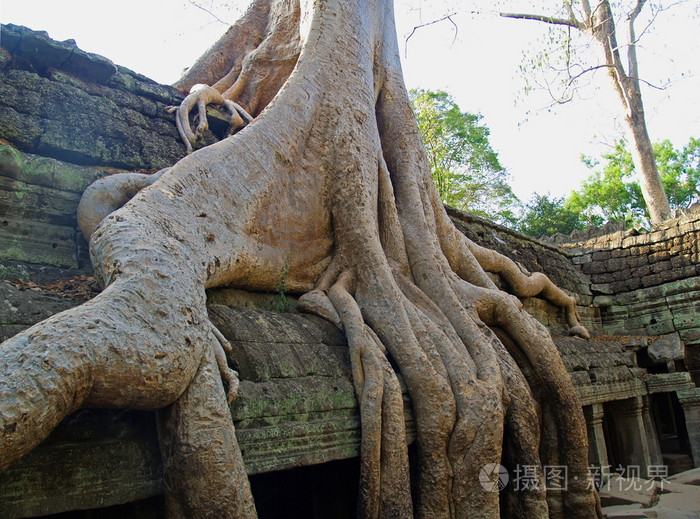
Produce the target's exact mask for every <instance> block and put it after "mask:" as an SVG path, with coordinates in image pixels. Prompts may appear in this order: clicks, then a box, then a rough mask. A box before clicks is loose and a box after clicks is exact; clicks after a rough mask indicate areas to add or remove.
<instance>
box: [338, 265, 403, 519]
mask: <svg viewBox="0 0 700 519" xmlns="http://www.w3.org/2000/svg"><path fill="white" fill-rule="evenodd" d="M352 284H353V280H352V274H351V273H350V272H349V271H346V272H344V273H343V274H341V276H340V277H339V278H338V281H337V282H336V283H335V284H334V285H333V286H332V287H331V289H330V290H329V292H328V297H329V300H330V301H331V303H332V304H333V306H334V307H335V308H336V309H337V310H338V314H339V315H340V318H341V320H342V322H343V326H344V328H345V332H346V335H347V338H348V345H349V347H350V359H351V365H352V372H353V382H354V384H355V392H356V393H357V398H358V400H359V401H360V410H361V422H362V447H361V451H362V454H361V472H360V499H359V502H358V516H359V517H363V518H379V517H396V518H401V517H410V516H411V515H412V510H413V505H412V502H411V493H410V483H409V470H408V455H407V451H406V431H405V426H404V415H403V398H402V396H401V388H400V386H399V383H398V380H397V379H396V375H395V373H394V371H393V369H392V367H391V366H390V364H389V362H388V361H387V359H386V357H385V353H386V350H385V349H384V346H383V345H382V343H381V341H380V340H379V338H378V337H377V336H376V334H375V333H374V332H373V331H372V329H371V328H370V327H369V326H367V325H366V324H365V323H364V320H363V318H362V313H361V311H360V308H359V307H358V306H357V303H356V302H355V300H354V299H353V297H352V295H351V293H350V292H351V291H352Z"/></svg>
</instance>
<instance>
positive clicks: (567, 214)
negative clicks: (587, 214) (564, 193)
mask: <svg viewBox="0 0 700 519" xmlns="http://www.w3.org/2000/svg"><path fill="white" fill-rule="evenodd" d="M585 226H586V224H585V222H584V220H583V219H582V218H581V213H580V212H578V211H575V210H573V209H571V208H570V207H567V205H566V201H565V200H564V197H561V198H554V197H552V198H550V195H549V194H545V195H540V194H538V193H535V194H534V195H533V197H532V198H531V199H530V202H529V203H528V204H527V205H526V206H525V212H524V214H523V217H522V218H521V219H520V221H519V222H518V229H519V230H520V231H521V232H523V233H525V234H528V235H530V236H534V237H535V238H539V237H541V236H553V235H554V234H557V233H562V234H571V233H572V232H573V231H575V230H577V229H578V230H583V229H584V228H585Z"/></svg>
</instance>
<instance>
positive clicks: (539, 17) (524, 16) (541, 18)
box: [498, 13, 581, 29]
mask: <svg viewBox="0 0 700 519" xmlns="http://www.w3.org/2000/svg"><path fill="white" fill-rule="evenodd" d="M498 14H499V16H501V17H503V18H512V19H514V20H535V21H537V22H544V23H548V24H550V25H565V26H567V27H573V28H574V29H581V24H580V23H579V22H578V20H576V19H575V18H573V19H572V18H568V19H567V18H556V17H554V16H545V15H543V14H529V13H498Z"/></svg>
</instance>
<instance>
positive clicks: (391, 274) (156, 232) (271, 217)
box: [0, 0, 597, 519]
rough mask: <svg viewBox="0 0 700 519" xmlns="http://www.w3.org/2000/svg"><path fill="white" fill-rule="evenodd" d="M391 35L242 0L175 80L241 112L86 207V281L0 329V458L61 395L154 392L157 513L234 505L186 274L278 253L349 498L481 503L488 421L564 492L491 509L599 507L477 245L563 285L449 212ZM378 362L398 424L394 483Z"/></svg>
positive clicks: (234, 281) (238, 465)
mask: <svg viewBox="0 0 700 519" xmlns="http://www.w3.org/2000/svg"><path fill="white" fill-rule="evenodd" d="M239 46H240V47H239ZM277 47H279V48H280V49H281V50H280V53H279V56H281V58H280V61H279V63H278V62H275V61H274V58H275V56H277V55H278V54H276V49H277ZM239 48H240V49H242V50H240V51H239V50H238V49H239ZM398 53H399V50H398V44H397V41H396V34H395V27H394V23H393V11H392V4H391V2H390V1H389V0H373V1H367V2H366V1H360V0H318V1H314V2H311V1H308V2H301V3H300V2H297V1H294V0H259V1H256V2H254V4H253V6H252V7H251V9H250V10H249V12H248V13H247V14H246V16H245V17H244V19H243V21H242V22H239V24H237V25H235V26H234V27H233V28H232V29H231V30H230V31H229V33H227V36H225V37H224V38H223V39H222V40H221V41H220V42H219V43H217V45H216V46H215V47H214V48H213V49H212V50H211V51H210V52H209V53H208V54H205V56H203V57H202V58H201V59H200V60H199V61H198V64H197V65H196V66H195V67H193V69H192V70H191V71H190V72H189V73H188V76H187V78H186V79H184V80H183V81H182V82H181V83H180V86H181V87H182V88H183V89H189V88H190V87H191V86H192V84H194V83H201V82H206V81H208V80H210V81H209V82H210V84H211V83H214V81H215V80H212V79H213V78H217V79H218V78H224V79H222V80H221V81H220V85H219V87H217V86H216V83H214V87H215V88H216V90H218V91H219V92H222V94H223V97H224V98H225V99H228V100H230V101H232V102H237V103H239V104H240V105H242V106H243V107H244V108H245V110H246V111H248V112H250V113H251V115H253V116H255V120H254V121H253V122H252V123H250V124H248V125H247V126H246V127H245V128H243V129H242V130H241V131H240V132H238V133H237V134H236V135H234V136H232V137H230V138H227V139H225V140H223V141H221V142H219V143H217V144H214V145H212V146H209V147H207V148H204V149H202V150H198V151H195V152H194V153H192V154H190V155H188V156H187V157H186V158H185V159H183V160H182V161H180V162H179V163H177V164H176V165H175V166H173V167H172V168H171V169H170V170H169V171H168V172H166V173H164V174H163V175H162V176H161V178H160V179H158V180H157V181H156V182H155V183H153V184H152V185H150V186H148V187H146V188H145V189H143V190H141V191H140V192H139V193H138V194H137V195H136V196H134V198H133V199H131V200H130V201H129V202H128V203H127V204H126V205H124V206H123V207H122V208H121V209H119V210H117V211H116V212H114V213H112V214H110V215H109V216H107V217H106V218H105V219H104V220H103V222H102V223H101V224H100V225H99V226H98V227H97V229H96V230H95V232H94V233H93V234H92V237H91V239H90V247H91V255H92V260H93V265H94V267H95V271H96V273H97V276H98V277H99V278H100V279H101V280H102V281H103V282H104V285H105V286H106V289H105V290H104V291H103V292H102V293H101V294H100V295H99V296H97V297H96V298H95V299H94V300H92V301H90V302H88V303H86V304H85V305H83V306H81V307H78V308H76V309H73V310H70V311H68V312H64V313H62V314H59V315H57V316H55V317H53V318H51V319H49V320H48V321H45V322H43V323H40V324H38V325H36V326H35V327H33V328H31V329H29V330H27V331H26V332H23V333H22V334H20V335H18V336H16V337H14V338H12V339H10V340H9V341H7V342H6V343H4V344H3V345H2V347H1V349H0V412H1V416H2V418H1V420H2V421H0V470H2V469H4V468H6V467H7V466H9V465H10V464H11V463H12V462H14V461H15V460H16V459H18V458H19V457H21V456H22V455H23V454H25V453H26V452H27V451H29V450H30V449H31V448H33V447H34V446H35V445H37V444H38V443H39V442H40V441H41V440H42V439H43V438H45V437H46V436H47V435H48V433H49V432H50V431H51V430H52V429H53V428H54V427H55V426H56V425H57V424H58V422H59V421H60V420H61V419H62V418H63V417H65V416H66V415H67V414H69V413H70V412H72V411H74V410H76V409H78V408H80V407H83V406H88V405H89V406H106V407H109V406H116V407H123V406H128V407H139V408H166V409H164V410H163V411H161V412H160V421H159V423H160V430H161V441H162V445H161V450H162V453H163V456H164V468H165V472H166V475H165V480H166V492H167V501H168V505H169V510H170V514H171V516H173V517H185V516H187V517H210V516H211V517H214V516H216V517H250V516H254V515H255V511H254V505H253V504H252V498H251V496H250V489H249V486H248V483H247V478H246V477H245V470H244V467H243V466H242V461H241V456H240V452H239V450H238V447H237V445H236V441H235V431H234V428H233V424H232V423H231V419H230V415H229V414H228V409H227V406H226V397H225V393H224V389H223V388H224V387H226V388H227V390H228V395H229V397H233V396H234V395H235V391H236V387H237V378H236V374H235V372H232V371H231V370H230V369H229V368H228V366H227V364H226V359H225V351H226V349H227V348H228V344H227V343H226V340H225V339H224V338H223V337H222V336H221V334H220V333H219V332H218V330H216V328H214V327H213V326H212V325H211V323H210V321H209V319H208V317H207V313H206V304H205V303H206V301H205V292H204V291H205V289H206V288H209V287H213V286H221V285H233V286H237V287H240V288H245V289H249V290H261V291H274V289H275V283H276V282H277V280H278V277H279V272H280V271H281V269H282V267H284V266H285V265H286V266H287V267H288V272H289V274H288V275H287V277H286V279H285V283H286V286H287V288H288V290H289V291H290V292H293V293H298V294H304V295H303V297H302V298H301V300H300V306H301V307H302V308H306V309H309V310H311V311H314V312H316V313H319V314H320V315H323V316H324V317H327V318H328V319H329V320H331V321H332V322H334V323H336V325H337V326H339V327H341V328H342V329H343V330H344V331H345V333H346V334H347V337H348V342H349V348H350V354H351V355H350V356H351V360H352V372H353V381H354V384H355V388H356V392H357V395H358V400H359V401H360V403H361V420H362V434H363V437H362V460H361V489H360V502H359V504H358V515H360V516H361V517H368V518H371V517H397V518H405V517H411V516H413V515H415V516H416V517H422V518H448V517H459V518H480V517H482V518H491V519H493V518H496V517H499V516H500V515H501V510H500V503H499V496H498V494H497V493H494V492H488V491H486V490H485V489H484V488H483V487H482V486H481V484H480V483H479V479H478V478H479V472H480V470H481V468H482V467H483V466H484V465H486V464H489V463H500V462H501V460H502V458H503V452H502V446H503V444H504V438H505V444H506V445H507V446H508V447H507V453H506V454H507V458H508V460H509V462H510V463H514V464H521V465H525V464H528V465H533V466H536V467H541V466H542V465H543V464H546V463H549V462H551V461H552V460H557V461H560V462H561V463H562V464H564V463H565V464H567V465H568V466H569V473H568V474H569V481H568V484H569V489H570V490H569V492H566V493H562V494H558V495H549V494H547V495H545V493H544V492H543V491H542V490H540V491H533V492H524V493H522V494H519V495H517V496H515V497H514V499H513V500H511V501H512V504H511V505H509V506H510V508H509V509H508V510H503V511H502V512H503V513H502V515H503V516H509V515H511V516H513V517H533V518H535V517H547V516H549V517H553V518H574V519H575V518H582V519H583V518H590V517H593V516H595V515H596V513H597V512H596V510H597V507H596V498H595V492H594V490H593V489H592V487H591V488H588V487H587V486H586V483H587V482H588V481H589V480H590V475H589V474H588V470H587V453H588V448H587V440H586V427H585V422H584V420H583V416H582V412H581V408H580V405H579V402H578V400H577V397H576V392H575V390H574V388H573V385H572V383H571V380H570V379H569V377H568V374H567V372H566V370H565V369H564V365H563V363H562V361H561V359H560V357H559V355H558V353H557V351H556V348H555V346H554V344H553V341H552V339H551V337H550V336H549V334H548V333H547V331H546V330H545V329H544V328H543V327H542V326H541V325H540V324H539V323H537V322H536V321H535V320H534V319H533V318H532V317H530V316H529V315H528V314H527V313H526V312H524V311H523V310H522V305H521V304H520V302H519V300H518V299H517V298H516V297H514V296H512V295H509V294H506V293H503V292H500V291H499V290H497V289H496V287H495V286H494V284H493V283H492V282H491V280H490V279H489V278H488V276H487V275H486V274H485V271H484V268H483V267H482V264H483V265H484V266H485V268H487V269H489V270H493V271H496V272H501V273H502V274H503V276H504V277H505V278H506V279H507V280H508V283H509V284H511V285H512V286H516V285H518V284H519V283H521V282H522V283H523V285H524V288H522V290H521V292H523V291H524V292H525V293H526V294H527V295H534V293H536V292H537V290H539V291H540V292H541V293H542V294H543V295H544V296H545V297H549V298H550V299H552V300H553V301H554V302H557V300H558V299H560V298H561V297H562V294H563V292H561V293H560V291H559V292H558V291H557V290H558V289H556V290H554V288H552V287H553V285H551V282H549V284H548V283H546V282H543V281H542V279H541V278H540V277H539V276H528V275H526V274H525V273H523V272H520V271H519V270H517V269H516V271H512V272H511V270H512V267H513V265H510V264H509V263H508V262H507V261H505V260H504V259H503V258H502V257H500V256H498V255H495V254H493V253H489V251H486V250H485V249H481V248H478V247H476V246H475V245H474V244H472V243H471V242H469V240H467V239H466V238H465V237H463V235H461V234H459V233H458V232H457V231H456V230H455V229H454V226H452V224H451V223H450V221H449V218H448V217H447V215H446V213H445V210H444V208H443V207H442V205H440V204H439V200H438V198H437V195H436V192H435V187H434V185H433V183H432V180H431V175H430V169H429V165H428V162H427V158H426V157H425V154H424V151H423V148H422V144H421V140H420V139H421V138H420V132H419V131H418V127H417V124H416V122H415V119H414V117H413V113H412V110H411V107H410V104H409V101H408V95H407V93H406V89H405V86H404V83H403V78H402V74H401V68H400V64H399V54H398ZM294 64H296V66H295V65H294ZM273 65H274V66H273ZM275 67H277V68H275ZM271 68H274V69H275V70H274V71H273V70H271ZM210 69H211V70H215V71H216V72H215V73H213V74H214V75H213V76H212V77H210V78H207V77H205V76H206V74H207V73H208V72H207V71H208V70H210ZM292 69H293V72H291V71H292ZM261 70H262V71H261ZM285 71H286V72H285ZM290 72H291V76H289V77H288V78H287V77H286V76H285V75H284V74H285V73H286V74H287V75H289V73H290ZM283 84H284V87H282V85H283ZM280 87H282V88H281V89H280ZM278 91H279V92H278ZM200 92H203V93H206V92H207V89H203V90H200ZM231 92H233V93H235V94H236V95H232V94H231ZM197 95H198V94H196V93H195V94H194V97H192V98H190V100H189V101H188V106H189V107H194V106H196V105H197V104H198V103H199V98H197ZM202 95H205V94H202ZM206 95H209V94H206ZM275 95H276V97H275ZM227 96H232V97H227ZM273 97H274V100H272V101H271V102H270V99H272V98H273ZM263 108H264V110H263ZM188 109H189V108H188V107H185V108H184V109H183V110H184V111H185V112H186V111H187V110H188ZM185 115H186V114H185ZM182 120H185V121H186V120H187V117H183V118H182ZM115 182H117V181H115ZM117 184H118V182H117ZM118 185H119V184H118ZM509 276H510V277H509ZM528 280H530V281H529V282H528ZM531 284H532V285H538V286H539V288H537V289H535V288H532V287H531V286H530V285H531ZM550 285H551V286H550ZM515 290H516V291H517V290H518V289H515ZM567 297H568V296H567ZM562 301H563V304H564V306H566V305H567V304H569V303H570V300H568V299H567V300H563V299H562ZM574 317H575V316H574ZM499 337H501V338H500V339H499ZM504 344H505V345H506V346H507V348H506V347H505V346H504ZM392 364H393V365H397V366H398V369H399V370H400V372H401V375H402V376H403V378H404V380H405V382H406V385H407V387H408V391H409V393H410V396H411V400H412V404H413V410H414V416H415V420H416V431H417V459H416V463H417V467H415V468H416V470H415V473H416V474H417V478H418V479H417V481H415V482H414V483H415V484H414V485H411V484H410V482H409V477H410V476H409V468H408V456H407V449H406V436H405V426H404V422H403V402H402V398H401V392H400V388H399V385H398V381H397V378H396V374H395V373H394V371H393V368H392ZM220 380H223V382H224V384H223V386H222V384H221V382H220ZM538 391H542V393H543V394H546V404H547V405H546V406H545V405H543V404H542V403H541V402H539V397H538V394H539V393H537V392H538ZM538 402H539V403H538ZM168 406H169V407H168ZM540 424H542V425H540ZM538 470H539V468H538ZM412 487H413V488H414V489H415V491H414V492H413V493H412V494H411V493H410V492H409V489H411V488H412ZM212 489H217V490H219V489H220V492H221V495H220V496H219V495H218V493H215V494H216V495H213V494H212ZM217 499H221V500H222V503H224V504H223V505H221V506H219V505H218V504H217V503H216V500H217ZM212 510H216V512H212Z"/></svg>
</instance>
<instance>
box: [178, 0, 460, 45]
mask: <svg viewBox="0 0 700 519" xmlns="http://www.w3.org/2000/svg"><path fill="white" fill-rule="evenodd" d="M190 1H191V0H190ZM455 14H457V13H450V14H447V15H445V16H443V17H442V18H440V19H438V20H433V21H432V22H427V23H423V24H420V25H416V26H415V27H414V28H413V30H412V31H411V34H409V35H408V36H407V37H406V40H405V41H404V55H406V54H407V53H408V40H410V39H411V36H413V35H414V34H415V32H416V31H417V30H418V29H422V28H423V27H428V26H429V25H434V24H436V23H440V22H444V21H445V20H449V22H450V23H451V24H452V25H454V27H455V37H454V38H453V40H452V42H453V43H454V41H455V40H456V39H457V31H459V27H457V24H456V23H455V22H454V20H453V19H452V17H453V16H454V15H455Z"/></svg>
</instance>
